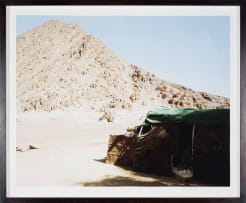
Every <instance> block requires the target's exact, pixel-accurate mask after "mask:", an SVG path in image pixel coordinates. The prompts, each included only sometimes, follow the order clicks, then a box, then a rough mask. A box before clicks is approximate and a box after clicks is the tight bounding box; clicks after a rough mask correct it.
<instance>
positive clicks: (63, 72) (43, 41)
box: [16, 20, 229, 112]
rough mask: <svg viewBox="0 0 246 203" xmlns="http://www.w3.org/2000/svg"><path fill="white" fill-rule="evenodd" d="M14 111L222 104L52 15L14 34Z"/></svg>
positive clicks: (217, 98) (223, 104)
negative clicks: (147, 68) (129, 60)
mask: <svg viewBox="0 0 246 203" xmlns="http://www.w3.org/2000/svg"><path fill="white" fill-rule="evenodd" d="M16 48H17V66H16V68H17V69H16V71H17V74H16V76H17V78H16V82H17V95H16V96H17V110H18V111H21V112H23V111H35V110H39V111H52V110H55V109H68V108H81V109H84V108H87V109H92V110H95V111H105V110H110V111H113V110H114V109H117V110H119V109H127V110H130V109H132V108H142V107H144V106H164V107H174V106H177V107H193V108H224V107H229V100H228V99H227V98H224V97H220V96H215V95H210V94H207V93H204V92H197V91H193V90H192V89H189V88H186V87H183V86H180V85H177V84H173V83H169V82H167V81H164V80H161V79H159V78H157V77H156V76H154V75H153V74H151V73H149V72H147V71H145V70H143V69H142V68H139V67H137V66H135V65H131V64H128V63H127V62H126V61H124V60H122V59H121V58H119V57H118V56H116V55H115V54H114V53H113V52H112V51H111V50H110V49H109V48H107V46H106V45H104V44H103V43H102V42H100V40H98V39H97V38H95V37H93V36H92V35H90V34H89V33H87V32H85V31H84V30H82V29H81V28H80V27H79V26H78V25H77V24H75V23H69V24H65V23H62V22H60V21H58V20H50V21H47V22H45V23H44V24H42V25H40V26H38V27H37V28H34V29H32V30H30V31H28V32H25V33H23V34H22V35H20V36H19V37H17V39H16Z"/></svg>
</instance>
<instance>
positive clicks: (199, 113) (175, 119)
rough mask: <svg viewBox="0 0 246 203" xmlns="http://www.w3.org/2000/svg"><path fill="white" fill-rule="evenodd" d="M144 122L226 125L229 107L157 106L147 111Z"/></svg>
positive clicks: (228, 117) (228, 120)
mask: <svg viewBox="0 0 246 203" xmlns="http://www.w3.org/2000/svg"><path fill="white" fill-rule="evenodd" d="M144 123H145V124H161V123H183V124H190V125H228V124H230V110H229V109H192V108H157V109H154V110H152V111H149V112H148V114H147V116H146V118H145V121H144Z"/></svg>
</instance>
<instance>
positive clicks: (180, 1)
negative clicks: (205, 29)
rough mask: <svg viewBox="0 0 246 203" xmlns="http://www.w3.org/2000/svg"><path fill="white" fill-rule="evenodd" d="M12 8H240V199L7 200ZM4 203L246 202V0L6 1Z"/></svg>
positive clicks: (1, 104) (1, 32) (0, 114)
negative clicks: (9, 20) (8, 9)
mask: <svg viewBox="0 0 246 203" xmlns="http://www.w3.org/2000/svg"><path fill="white" fill-rule="evenodd" d="M9 5H36V6H37V5H199V6H201V5H211V6H225V5H237V6H240V106H241V107H240V108H241V110H240V170H241V172H240V180H241V184H240V190H241V191H240V194H241V195H240V196H241V197H240V198H232V199H231V198H215V199H213V198H205V199H204V198H163V199H158V198H154V199H153V198H125V199H119V198H103V199H98V198H96V199H94V198H7V197H6V7H7V6H9ZM0 43H1V50H0V165H1V170H0V172H1V173H0V202H6V203H19V202H20V203H32V202H38V203H43V202H47V203H49V202H52V203H53V202H71V203H77V202H111V201H115V202H116V201H117V202H129V203H130V202H141V203H142V202H156V203H157V202H158V203H159V202H209V203H211V202H225V203H226V202H233V203H234V202H246V171H245V165H246V157H245V154H246V148H245V146H246V139H245V138H246V135H245V130H246V109H244V107H245V104H246V80H245V79H244V78H246V0H197V1H196V0H152V1H151V0H144V1H143V0H62V1H58V0H37V1H35V2H34V1H33V0H6V1H4V0H3V2H1V8H0Z"/></svg>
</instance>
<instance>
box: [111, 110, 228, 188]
mask: <svg viewBox="0 0 246 203" xmlns="http://www.w3.org/2000/svg"><path fill="white" fill-rule="evenodd" d="M128 135H131V136H127V135H121V138H120V137H118V136H111V140H112V139H114V140H116V138H117V137H118V138H119V139H118V142H114V143H112V142H111V143H110V144H109V149H108V156H107V162H109V163H114V164H116V165H120V166H128V167H132V168H133V169H134V170H137V171H142V172H148V173H155V174H160V175H165V176H169V175H171V174H174V175H175V176H176V177H179V178H184V180H187V179H189V178H193V179H197V180H201V181H204V182H208V183H212V184H216V185H229V180H230V161H229V154H230V150H229V149H230V145H229V140H230V111H229V109H203V110H197V109H190V108H171V109H164V108H158V109H155V110H153V111H150V112H148V114H147V116H146V118H145V120H144V123H143V124H142V125H140V126H137V127H136V128H135V130H134V132H132V133H130V134H129V133H128ZM126 140H128V141H127V142H126ZM123 143H124V144H123ZM123 146H124V147H123ZM116 148H117V150H115V149H116ZM113 151H115V152H116V151H117V152H116V153H115V154H114V160H113V159H112V154H113V153H112V152H113ZM110 156H111V158H110Z"/></svg>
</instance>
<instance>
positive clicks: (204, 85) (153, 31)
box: [16, 16, 230, 97]
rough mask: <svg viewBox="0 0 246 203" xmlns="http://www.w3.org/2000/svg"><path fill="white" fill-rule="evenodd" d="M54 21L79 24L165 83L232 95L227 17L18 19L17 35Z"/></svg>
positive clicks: (127, 59)
mask: <svg viewBox="0 0 246 203" xmlns="http://www.w3.org/2000/svg"><path fill="white" fill-rule="evenodd" d="M50 19H59V20H61V21H62V22H65V23H70V22H75V23H78V24H79V25H80V26H81V27H82V28H83V29H84V30H86V31H87V32H89V33H90V34H92V35H94V36H96V37H97V38H99V39H100V40H101V41H102V42H103V43H104V44H106V45H107V46H108V47H109V48H110V49H111V50H112V51H113V52H114V53H115V54H117V55H118V56H119V57H121V58H123V59H124V60H126V61H127V62H128V63H130V64H135V65H137V66H139V67H142V68H144V69H145V70H147V71H149V72H151V73H153V74H155V75H156V76H157V77H159V78H161V79H164V80H166V81H169V82H174V83H178V84H181V85H184V86H187V87H189V88H192V89H194V90H199V91H205V92H208V93H211V94H216V95H220V96H226V97H229V95H230V18H229V17H228V16H17V17H16V34H17V36H18V35H20V34H22V33H23V32H25V31H27V30H29V29H32V28H34V27H36V26H38V25H40V24H42V23H44V22H45V21H47V20H50Z"/></svg>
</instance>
